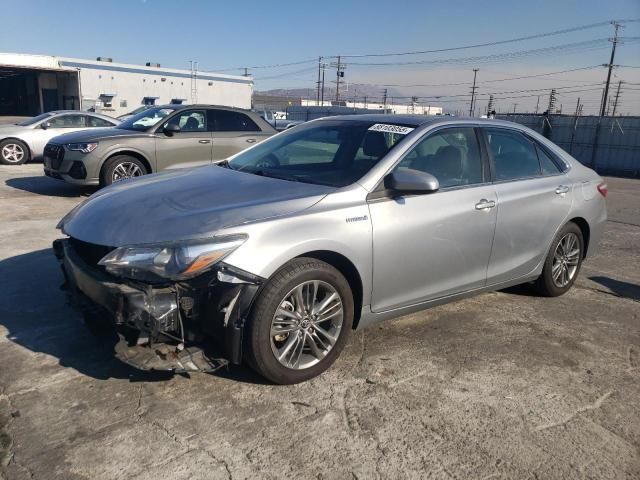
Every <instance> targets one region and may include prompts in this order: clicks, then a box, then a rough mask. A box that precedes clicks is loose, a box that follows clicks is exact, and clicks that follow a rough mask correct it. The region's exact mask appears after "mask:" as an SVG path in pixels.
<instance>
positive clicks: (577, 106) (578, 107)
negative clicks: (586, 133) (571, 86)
mask: <svg viewBox="0 0 640 480" xmlns="http://www.w3.org/2000/svg"><path fill="white" fill-rule="evenodd" d="M579 111H580V97H578V102H577V103H576V117H577V116H578V112H579Z"/></svg>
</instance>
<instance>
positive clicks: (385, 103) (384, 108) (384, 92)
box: [382, 88, 387, 113]
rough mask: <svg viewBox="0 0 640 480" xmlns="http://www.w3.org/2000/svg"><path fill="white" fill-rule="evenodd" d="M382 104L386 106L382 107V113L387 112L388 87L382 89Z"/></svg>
mask: <svg viewBox="0 0 640 480" xmlns="http://www.w3.org/2000/svg"><path fill="white" fill-rule="evenodd" d="M382 104H383V105H384V107H383V108H382V113H387V89H386V88H385V89H384V90H383V91H382Z"/></svg>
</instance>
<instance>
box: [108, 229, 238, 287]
mask: <svg viewBox="0 0 640 480" xmlns="http://www.w3.org/2000/svg"><path fill="white" fill-rule="evenodd" d="M246 239H247V236H246V235H233V236H226V237H217V238H211V239H208V240H201V241H195V242H185V243H179V244H172V245H140V246H131V247H120V248H116V249H115V250H113V251H112V252H110V253H109V254H108V255H106V256H105V257H104V258H103V259H102V260H100V261H99V262H98V264H99V265H103V266H104V267H105V268H106V270H107V272H109V273H111V274H113V275H116V276H121V277H128V278H132V279H136V280H145V279H147V280H148V279H149V277H150V275H149V274H153V275H155V276H158V277H162V278H167V279H172V280H184V279H187V278H191V277H195V276H197V275H200V274H201V273H202V272H204V271H205V270H207V269H208V268H209V267H211V266H212V265H214V264H216V263H217V262H219V261H220V260H222V259H223V258H224V257H226V256H227V255H229V254H230V253H231V252H233V251H234V250H235V249H236V248H238V247H239V246H240V245H242V244H243V243H244V242H245V240H246ZM153 275H151V277H153Z"/></svg>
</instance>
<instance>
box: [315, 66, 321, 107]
mask: <svg viewBox="0 0 640 480" xmlns="http://www.w3.org/2000/svg"><path fill="white" fill-rule="evenodd" d="M321 68H322V57H318V83H317V85H318V92H317V94H316V106H318V105H320V69H321Z"/></svg>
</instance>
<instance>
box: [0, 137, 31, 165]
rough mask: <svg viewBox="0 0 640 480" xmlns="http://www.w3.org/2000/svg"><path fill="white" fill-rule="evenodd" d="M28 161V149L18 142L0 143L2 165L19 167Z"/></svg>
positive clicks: (12, 140)
mask: <svg viewBox="0 0 640 480" xmlns="http://www.w3.org/2000/svg"><path fill="white" fill-rule="evenodd" d="M28 160H29V147H27V146H26V145H25V144H24V142H21V141H20V140H14V139H9V140H3V141H2V142H0V163H2V164H3V165H21V164H23V163H25V162H27V161H28Z"/></svg>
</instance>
